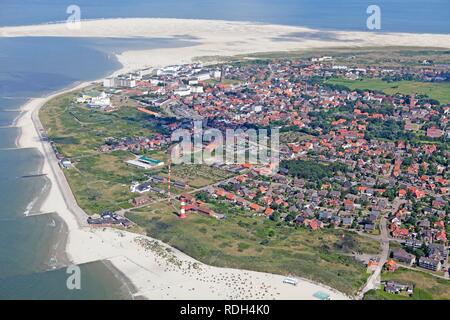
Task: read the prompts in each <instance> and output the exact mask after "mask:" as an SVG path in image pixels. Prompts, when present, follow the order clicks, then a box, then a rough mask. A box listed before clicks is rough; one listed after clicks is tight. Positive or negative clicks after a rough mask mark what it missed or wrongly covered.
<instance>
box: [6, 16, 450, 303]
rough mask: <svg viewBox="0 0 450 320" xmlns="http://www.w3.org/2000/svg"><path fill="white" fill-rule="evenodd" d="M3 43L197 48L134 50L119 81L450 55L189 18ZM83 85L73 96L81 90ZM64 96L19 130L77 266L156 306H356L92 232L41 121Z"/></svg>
mask: <svg viewBox="0 0 450 320" xmlns="http://www.w3.org/2000/svg"><path fill="white" fill-rule="evenodd" d="M0 36H3V37H22V36H70V37H152V38H153V37H161V38H177V39H184V40H186V39H188V40H189V39H190V40H191V41H192V42H193V44H194V45H193V46H191V47H185V48H164V49H152V50H139V51H127V52H124V53H122V54H121V55H119V56H118V59H119V61H120V62H121V63H122V65H123V68H122V69H121V70H118V71H117V72H115V74H117V73H120V72H124V71H131V70H136V69H143V68H146V67H158V66H165V65H170V64H178V63H188V62H191V60H192V59H193V58H194V57H201V56H230V55H236V54H245V53H255V52H271V51H288V50H302V49H313V48H330V47H365V46H372V47H373V46H375V47H382V46H417V47H441V48H450V36H449V35H435V34H420V35H414V34H404V33H398V34H394V33H390V34H385V33H369V32H343V31H336V32H333V31H326V32H325V31H318V30H312V29H307V28H301V27H290V26H280V25H266V24H257V23H246V22H227V21H211V20H186V19H184V20H183V19H105V20H93V21H83V23H82V27H81V29H80V30H70V29H68V28H67V27H66V25H65V24H46V25H36V26H19V27H4V28H0ZM89 84H90V83H83V84H81V85H78V86H77V87H75V88H73V89H71V90H75V89H80V88H82V87H84V86H87V85H89ZM68 91H69V90H64V91H62V92H59V93H57V94H53V95H51V96H48V97H45V98H38V99H33V100H30V101H29V102H28V103H27V104H25V105H24V106H23V108H22V115H21V117H20V118H19V120H18V123H17V125H18V126H19V127H20V128H21V136H20V137H19V139H18V146H19V147H23V148H26V147H32V148H37V149H39V151H40V152H41V153H42V154H43V155H44V156H45V163H44V166H43V169H42V171H43V173H47V174H48V177H49V179H50V181H51V191H50V192H49V194H48V196H47V198H46V199H45V201H44V203H43V205H42V208H41V210H42V211H44V212H53V211H56V212H57V213H58V214H59V216H61V218H62V219H63V220H64V221H65V223H66V224H67V226H68V229H69V239H68V242H67V248H66V251H67V254H68V256H69V258H70V259H71V261H72V262H73V263H85V262H90V261H96V260H104V259H107V260H109V261H111V262H112V264H113V265H114V266H115V267H116V268H118V269H119V270H120V271H121V272H122V273H123V274H124V275H125V276H126V277H127V278H128V279H129V280H130V281H131V282H132V283H133V285H134V286H135V287H136V288H137V290H138V292H137V294H136V295H137V296H143V297H146V298H149V299H314V298H313V296H312V295H313V293H315V292H316V291H319V290H320V291H324V292H327V293H329V294H330V295H331V298H332V299H348V297H347V296H345V295H344V294H342V293H339V292H337V291H334V290H333V289H331V288H329V287H327V286H325V285H321V284H314V283H312V282H310V281H308V280H305V279H300V278H297V279H298V280H299V282H298V284H297V286H292V285H290V284H284V283H283V279H284V278H285V276H281V275H273V274H268V273H261V272H252V271H246V270H238V269H230V268H216V267H211V266H207V265H204V264H202V263H200V262H198V261H195V260H194V259H192V258H190V257H188V256H187V255H185V254H183V253H182V252H179V251H178V250H175V249H173V248H169V247H168V246H167V245H165V244H163V243H161V242H159V241H157V240H155V239H151V238H149V237H144V236H141V235H136V234H132V233H129V232H126V231H118V230H115V229H110V228H99V229H95V228H90V227H88V226H86V222H85V218H86V215H85V213H84V212H83V210H82V209H81V208H80V207H79V206H78V205H77V203H76V201H75V198H74V196H73V194H72V193H71V191H70V187H69V186H68V184H67V181H66V179H65V177H64V175H63V173H62V171H61V169H60V168H59V166H58V164H57V162H56V158H55V157H54V154H53V153H52V151H51V148H50V147H49V144H48V143H46V142H42V141H41V140H40V138H39V133H40V132H41V130H42V127H41V124H40V121H39V119H38V117H37V113H38V110H39V108H40V107H41V106H42V105H43V104H45V103H46V102H47V101H48V100H50V99H51V98H53V97H55V96H56V95H58V94H62V93H65V92H68Z"/></svg>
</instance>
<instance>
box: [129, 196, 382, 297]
mask: <svg viewBox="0 0 450 320" xmlns="http://www.w3.org/2000/svg"><path fill="white" fill-rule="evenodd" d="M214 209H215V210H216V211H217V212H220V213H226V214H227V219H226V220H220V221H219V220H217V219H215V218H211V217H207V216H203V215H200V214H197V213H190V214H189V215H188V218H187V219H183V220H180V219H179V218H178V217H177V215H176V212H175V210H174V209H173V208H171V207H168V205H167V204H166V203H165V202H164V203H158V204H156V205H154V206H150V207H147V208H141V209H138V210H133V212H132V213H130V214H128V215H127V217H129V218H130V219H131V220H133V221H135V222H136V223H138V224H139V225H140V226H143V227H144V228H145V229H146V231H147V234H148V235H149V236H151V237H154V238H157V239H161V240H163V241H164V242H166V243H168V244H170V245H171V246H174V247H176V248H178V249H179V250H181V251H183V252H185V253H186V254H188V255H189V256H192V257H194V258H196V259H198V260H200V261H202V262H204V263H207V264H210V265H215V266H221V267H231V268H244V269H249V270H256V271H264V272H272V273H277V274H284V275H298V276H302V277H305V278H310V279H312V280H316V281H319V282H322V283H326V284H327V285H330V286H331V287H334V288H336V289H338V290H340V291H342V292H345V293H347V294H354V293H355V292H356V291H357V290H358V288H360V286H361V285H363V284H364V282H365V280H366V279H367V276H368V274H367V273H366V268H365V267H364V265H363V264H362V263H360V262H358V261H356V260H355V259H353V258H352V257H351V256H350V255H349V253H350V252H351V251H360V250H361V251H365V252H370V253H375V252H378V251H379V244H378V242H375V241H372V240H368V239H366V238H363V237H360V236H358V235H356V234H351V233H348V232H345V231H336V230H331V229H324V230H321V231H316V232H312V231H309V230H307V229H305V228H294V227H292V226H291V227H289V226H286V225H284V224H277V223H275V222H273V221H271V220H268V219H264V218H262V217H252V216H250V215H249V214H248V212H246V211H243V210H242V211H240V210H235V211H234V213H233V212H232V211H231V210H229V209H230V208H227V207H226V206H225V205H223V206H222V209H220V208H219V207H215V208H214ZM219 210H220V211H219Z"/></svg>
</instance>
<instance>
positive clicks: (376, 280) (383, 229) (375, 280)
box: [357, 198, 404, 299]
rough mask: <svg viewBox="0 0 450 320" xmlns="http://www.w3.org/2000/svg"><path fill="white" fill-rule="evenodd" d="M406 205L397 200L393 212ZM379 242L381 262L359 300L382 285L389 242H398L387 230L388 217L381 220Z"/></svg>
mask: <svg viewBox="0 0 450 320" xmlns="http://www.w3.org/2000/svg"><path fill="white" fill-rule="evenodd" d="M403 203H404V201H402V200H400V199H399V198H395V200H394V201H393V205H392V210H391V211H392V212H393V213H394V212H397V210H398V209H399V208H400V206H401V205H402V204H403ZM379 240H380V243H381V254H380V261H379V262H378V266H377V268H376V269H375V271H374V272H373V273H372V275H371V276H370V277H369V279H367V282H366V284H365V286H364V287H363V288H362V289H361V290H360V291H359V293H358V295H357V298H358V299H362V298H363V297H364V294H366V293H367V292H368V291H370V290H373V289H375V288H377V287H378V286H379V285H380V281H381V271H382V270H383V266H384V264H385V263H386V261H387V259H388V258H389V241H396V239H391V238H390V237H389V233H388V230H387V218H386V216H383V217H381V220H380V235H379Z"/></svg>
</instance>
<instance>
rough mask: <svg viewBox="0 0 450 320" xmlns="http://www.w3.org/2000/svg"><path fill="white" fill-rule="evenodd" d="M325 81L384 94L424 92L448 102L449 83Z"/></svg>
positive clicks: (362, 80)
mask: <svg viewBox="0 0 450 320" xmlns="http://www.w3.org/2000/svg"><path fill="white" fill-rule="evenodd" d="M326 83H329V84H334V85H343V86H346V87H348V88H350V89H352V90H355V89H362V90H364V89H367V90H378V91H383V92H384V93H386V94H395V93H402V94H407V95H411V94H414V93H416V94H426V95H427V96H428V97H430V98H432V99H436V100H438V101H439V102H440V103H441V104H446V103H450V83H428V82H418V81H397V82H386V81H383V80H381V79H361V80H347V79H330V80H328V81H326Z"/></svg>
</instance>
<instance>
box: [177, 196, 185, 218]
mask: <svg viewBox="0 0 450 320" xmlns="http://www.w3.org/2000/svg"><path fill="white" fill-rule="evenodd" d="M179 217H180V219H184V218H186V202H185V201H184V198H182V199H181V204H180V215H179Z"/></svg>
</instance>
